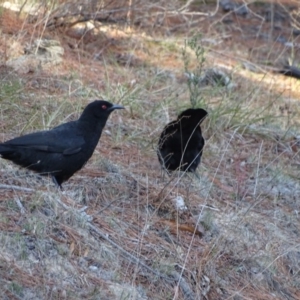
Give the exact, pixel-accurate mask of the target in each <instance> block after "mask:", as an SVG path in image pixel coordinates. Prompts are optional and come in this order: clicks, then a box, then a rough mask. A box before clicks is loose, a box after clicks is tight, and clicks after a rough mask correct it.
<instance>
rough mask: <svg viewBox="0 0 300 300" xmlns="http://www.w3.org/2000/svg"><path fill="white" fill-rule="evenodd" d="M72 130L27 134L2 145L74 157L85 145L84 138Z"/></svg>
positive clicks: (59, 129)
mask: <svg viewBox="0 0 300 300" xmlns="http://www.w3.org/2000/svg"><path fill="white" fill-rule="evenodd" d="M74 133H76V130H75V131H74V130H72V128H61V127H60V128H59V127H57V128H55V129H53V130H49V131H40V132H34V133H30V134H26V135H23V136H20V137H17V138H15V139H12V140H9V141H7V142H5V143H3V144H2V145H5V146H9V147H11V148H19V147H23V148H30V149H33V150H36V151H41V152H49V153H61V154H63V155H72V154H76V153H78V152H80V151H81V149H82V147H83V146H84V144H85V140H84V138H83V137H82V136H80V135H76V134H74Z"/></svg>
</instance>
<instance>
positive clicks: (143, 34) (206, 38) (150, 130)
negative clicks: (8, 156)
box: [0, 0, 300, 300]
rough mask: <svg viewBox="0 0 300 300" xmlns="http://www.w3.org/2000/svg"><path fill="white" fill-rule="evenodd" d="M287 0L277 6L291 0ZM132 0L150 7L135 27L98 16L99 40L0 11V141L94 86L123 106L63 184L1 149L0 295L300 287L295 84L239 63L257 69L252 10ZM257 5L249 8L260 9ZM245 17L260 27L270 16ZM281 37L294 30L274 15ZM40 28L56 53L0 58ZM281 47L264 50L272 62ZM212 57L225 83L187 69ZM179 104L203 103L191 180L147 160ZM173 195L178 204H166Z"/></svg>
mask: <svg viewBox="0 0 300 300" xmlns="http://www.w3.org/2000/svg"><path fill="white" fill-rule="evenodd" d="M282 1H283V2H282V3H284V4H285V6H284V8H285V11H290V8H289V7H290V5H292V4H293V5H295V6H297V5H298V4H297V3H296V4H295V2H293V3H292V0H290V1H289V0H282ZM113 2H114V1H112V2H111V4H113ZM260 2H263V1H260ZM268 2H270V1H268ZM278 2H280V0H278ZM54 4H56V3H55V1H52V2H51V3H50V2H49V3H48V9H49V10H50V8H51V7H53V5H54ZM162 4H163V1H162ZM127 5H128V2H127ZM136 5H137V7H139V6H138V5H143V7H144V8H145V7H146V8H149V9H147V10H146V9H144V10H137V11H136V12H141V11H144V12H147V14H144V15H142V14H140V15H139V16H134V14H133V15H132V16H131V18H132V20H133V21H134V20H139V22H140V23H139V22H137V21H136V22H132V23H131V26H124V24H123V23H122V24H116V23H114V24H111V23H109V24H106V23H105V22H102V23H101V24H98V23H96V22H95V24H96V26H95V28H96V29H94V31H91V32H90V33H93V34H94V36H95V37H96V38H94V39H91V40H84V42H83V38H82V39H80V40H78V39H77V40H76V39H75V38H72V37H70V36H68V35H67V33H66V32H67V31H63V30H61V29H60V28H59V27H57V28H56V29H53V28H48V27H45V26H44V25H43V24H45V23H43V20H44V19H43V18H40V15H37V16H36V17H35V18H32V16H31V17H28V13H26V9H25V7H23V9H22V14H21V15H20V16H19V15H18V13H16V14H15V13H13V12H11V11H10V10H8V9H7V8H1V9H0V11H1V16H0V24H1V34H0V61H1V72H0V77H1V78H0V79H1V80H0V141H5V140H7V139H9V138H12V137H15V136H18V135H20V134H22V133H27V132H31V131H35V130H41V129H45V128H49V127H53V126H56V125H57V124H60V123H63V122H66V121H69V120H72V119H75V118H76V117H77V116H78V115H79V114H80V112H81V111H82V109H83V107H84V106H85V105H86V104H87V103H88V102H90V101H92V100H94V99H96V98H105V99H107V100H110V101H111V102H114V103H121V104H122V105H124V106H125V107H126V111H123V112H121V113H120V114H115V115H112V116H111V118H110V119H109V121H108V123H107V125H106V128H105V132H103V136H102V138H101V140H100V145H98V147H97V148H96V150H95V153H94V155H93V156H92V158H91V160H90V161H89V162H88V163H87V165H86V166H85V167H84V168H83V169H82V170H81V171H80V172H78V173H76V175H74V176H73V177H72V178H71V179H70V180H69V181H68V182H66V184H65V185H64V192H60V191H58V190H57V189H56V188H55V187H54V185H53V183H52V181H51V179H48V178H41V177H39V176H37V175H35V174H32V173H30V172H27V171H26V170H21V169H18V168H17V167H16V166H14V165H12V164H11V163H9V162H6V161H4V160H2V159H0V178H1V183H0V247H1V249H0V286H1V289H0V298H1V299H2V298H3V299H105V300H109V299H112V300H113V299H155V300H160V299H161V300H165V299H173V300H175V299H184V300H187V299H188V300H189V299H193V300H194V299H199V300H200V299H212V300H218V299H220V300H221V299H261V300H266V299H291V300H292V299H299V298H300V293H299V290H300V279H299V278H300V276H299V275H300V265H299V260H300V232H299V228H300V219H299V211H300V201H299V199H300V186H299V149H300V148H299V125H300V112H299V100H298V98H299V96H300V95H299V81H298V80H297V79H293V78H289V77H285V76H283V75H278V74H274V73H272V72H269V71H270V70H269V71H268V72H266V70H263V71H261V72H258V73H253V72H251V71H249V70H248V69H245V68H244V65H245V63H246V62H247V63H249V62H251V63H253V64H255V65H256V66H258V67H259V68H260V67H261V65H257V62H258V59H257V56H255V55H254V53H256V52H255V51H254V50H255V49H256V50H257V49H259V50H261V49H262V46H264V45H265V41H264V39H263V38H259V37H258V36H259V34H257V35H255V37H253V35H252V31H251V30H252V29H251V28H252V27H251V26H252V25H251V24H252V23H251V24H250V25H249V22H250V21H249V20H248V19H243V18H242V17H239V16H234V17H232V19H230V20H231V21H232V22H233V23H230V22H229V21H228V20H229V19H228V18H229V17H231V16H232V13H228V15H226V16H225V15H224V14H223V12H222V11H220V10H219V11H218V12H216V13H215V14H213V15H211V16H210V17H207V16H206V15H201V14H200V13H202V12H203V13H207V12H213V11H214V10H215V1H214V2H213V3H208V2H206V3H205V2H204V1H200V3H199V2H198V1H194V2H192V3H191V6H190V8H189V9H185V10H178V12H177V10H175V8H176V9H178V8H180V7H182V6H183V3H181V2H178V3H177V1H174V2H168V6H167V5H166V9H165V10H164V14H163V13H162V11H161V7H163V6H161V7H160V6H159V5H155V4H153V3H152V2H151V3H149V2H147V3H146V1H145V2H143V1H138V2H136ZM172 5H173V6H172ZM298 6H299V5H298ZM55 7H56V8H57V7H59V6H55ZM172 7H173V8H174V10H173V12H174V11H176V14H175V13H173V14H171V13H172ZM265 7H268V6H267V4H266V3H262V4H260V5H257V3H256V4H254V5H253V6H250V8H251V9H253V11H254V12H255V13H256V15H257V16H259V14H260V12H261V9H263V8H265ZM280 7H281V8H282V5H281V6H280ZM275 8H276V7H275ZM133 12H134V11H133ZM191 12H195V15H194V16H193V17H191V14H190V13H191ZM280 12H281V10H280ZM168 13H170V14H168ZM196 13H198V14H196ZM281 14H283V13H282V12H281ZM142 16H144V17H143V18H142ZM24 17H27V18H25V19H24ZM43 17H44V15H43ZM135 17H136V19H135ZM224 19H225V21H226V22H223V20H224ZM49 20H50V18H49ZM237 20H238V22H237ZM56 21H57V20H56ZM67 21H68V24H69V21H70V19H67ZM252 21H253V22H259V24H260V27H259V28H260V32H262V30H264V29H265V30H266V32H269V26H270V25H269V24H270V23H268V21H266V20H264V21H262V18H257V19H256V18H254V17H253V18H252V19H251V22H252ZM294 21H295V22H296V21H297V20H296V19H295V20H294ZM281 22H282V23H281V24H283V25H282V27H284V26H287V24H288V22H286V20H285V19H283V20H282V21H281ZM231 24H233V25H231ZM254 24H255V25H253V26H257V23H254ZM100 25H101V26H100ZM247 26H248V27H247ZM264 26H265V27H264ZM66 28H68V27H66ZM249 28H250V29H251V30H250V29H249ZM255 28H256V27H255ZM248 29H249V31H247V30H248ZM196 30H197V31H198V32H201V36H199V35H195V34H194V33H195V32H196ZM274 32H275V31H274ZM274 32H273V34H275V33H274ZM255 33H257V31H255ZM282 35H284V36H285V37H286V38H287V37H288V36H292V34H290V35H288V33H287V28H285V27H284V28H283V29H282ZM84 36H85V37H87V36H88V34H87V33H86V34H85V35H84ZM38 37H39V38H41V37H47V38H49V39H55V40H58V41H60V44H61V46H62V47H63V48H64V51H65V53H64V56H63V61H62V62H61V63H60V64H57V65H50V66H49V65H48V66H45V67H42V68H40V67H38V68H36V69H32V70H31V69H30V70H31V71H29V72H28V73H22V72H20V73H18V70H13V69H12V68H10V67H7V62H8V61H9V60H10V59H14V56H12V57H10V52H9V51H12V50H11V49H10V48H9V44H8V42H7V41H10V42H11V41H15V42H16V44H15V47H14V49H23V46H24V45H25V44H26V43H32V42H33V41H34V40H35V39H36V38H38ZM89 37H90V36H89ZM92 37H93V35H92ZM294 39H296V37H295V36H293V37H291V42H292V41H294ZM274 43H275V42H274ZM281 47H283V46H282V45H281V44H276V45H275V44H274V45H272V46H269V47H268V53H267V56H263V58H264V59H268V61H271V62H272V61H275V59H273V58H274V57H276V60H277V59H278V53H279V52H280V53H282V55H283V53H284V52H283V51H282V49H283V48H281ZM279 50H280V51H279ZM285 50H289V49H287V48H285ZM14 55H15V54H14ZM297 55H298V54H297V49H295V48H293V57H294V58H295V57H297ZM210 67H221V68H223V70H225V71H226V72H227V73H228V74H229V75H230V77H231V78H232V81H233V82H234V83H235V84H236V86H235V87H234V88H233V89H231V90H229V89H226V87H224V86H218V85H217V86H210V85H207V86H199V85H198V84H197V81H196V80H189V79H188V78H187V77H186V76H185V75H184V72H189V73H193V74H194V77H193V78H198V77H200V76H201V75H202V74H203V72H204V71H205V70H206V69H207V68H210ZM190 106H195V107H203V108H205V109H206V110H208V111H209V117H208V118H207V119H206V120H205V121H204V123H203V124H202V131H203V135H204V137H205V139H206V146H205V149H204V152H203V156H202V163H201V166H200V168H199V170H198V173H199V175H200V178H197V177H196V176H189V175H187V174H182V173H180V174H175V175H174V176H173V177H169V176H168V175H166V174H164V173H163V172H162V171H161V169H160V165H159V163H158V161H157V157H156V146H157V141H158V138H159V134H160V133H161V130H162V129H163V127H164V126H165V124H167V123H168V122H169V121H171V120H173V119H175V118H176V116H177V114H178V113H179V112H180V111H182V110H183V109H185V108H188V107H190ZM177 197H182V198H183V199H184V204H185V206H186V209H185V208H183V209H182V210H177V209H176V208H175V204H174V203H175V201H176V199H177Z"/></svg>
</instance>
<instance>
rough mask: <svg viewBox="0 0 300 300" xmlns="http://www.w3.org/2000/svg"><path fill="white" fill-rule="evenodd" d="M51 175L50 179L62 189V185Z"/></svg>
mask: <svg viewBox="0 0 300 300" xmlns="http://www.w3.org/2000/svg"><path fill="white" fill-rule="evenodd" d="M51 177H52V180H53V182H54V184H55V185H56V186H57V187H58V188H59V189H60V190H61V191H62V190H63V188H62V186H61V185H60V184H59V183H58V182H57V180H56V178H55V176H53V175H52V176H51Z"/></svg>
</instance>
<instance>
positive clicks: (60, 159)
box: [0, 100, 124, 187]
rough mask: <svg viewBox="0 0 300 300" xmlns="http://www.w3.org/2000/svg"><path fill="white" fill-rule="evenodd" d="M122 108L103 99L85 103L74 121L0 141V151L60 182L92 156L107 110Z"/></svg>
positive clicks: (9, 158) (109, 111)
mask: <svg viewBox="0 0 300 300" xmlns="http://www.w3.org/2000/svg"><path fill="white" fill-rule="evenodd" d="M121 108H124V107H123V106H120V105H114V104H112V103H110V102H107V101H104V100H95V101H93V102H91V103H90V104H88V105H87V106H86V107H85V109H84V111H83V112H82V114H81V116H80V117H79V119H78V120H76V121H71V122H68V123H64V124H61V125H59V126H57V127H55V128H53V129H52V130H47V131H39V132H34V133H30V134H27V135H23V136H20V137H17V138H14V139H12V140H9V141H6V142H4V143H2V144H0V155H1V157H2V158H4V159H8V160H11V161H13V162H14V163H15V164H17V165H20V166H22V167H24V168H27V169H30V170H32V171H35V172H38V173H39V174H41V175H49V176H52V178H53V180H54V182H55V183H56V184H57V185H58V186H59V187H61V184H62V183H63V182H64V181H66V180H68V179H69V178H70V177H71V176H72V175H73V174H74V173H75V172H77V171H78V170H80V169H81V168H82V167H83V166H84V164H85V163H86V162H87V161H88V160H89V158H90V157H91V156H92V154H93V152H94V150H95V148H96V146H97V143H98V141H99V139H100V136H101V133H102V130H103V128H104V126H105V124H106V121H107V119H108V117H109V115H110V113H111V112H112V111H113V110H115V109H121Z"/></svg>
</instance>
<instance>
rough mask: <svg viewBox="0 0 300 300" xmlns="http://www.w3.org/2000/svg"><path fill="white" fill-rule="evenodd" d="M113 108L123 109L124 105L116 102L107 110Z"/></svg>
mask: <svg viewBox="0 0 300 300" xmlns="http://www.w3.org/2000/svg"><path fill="white" fill-rule="evenodd" d="M115 109H125V107H124V106H122V105H117V104H114V105H113V106H112V107H110V108H109V109H108V110H110V111H112V110H115Z"/></svg>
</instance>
